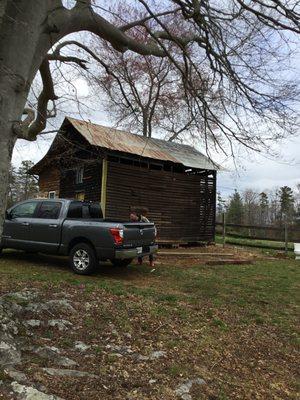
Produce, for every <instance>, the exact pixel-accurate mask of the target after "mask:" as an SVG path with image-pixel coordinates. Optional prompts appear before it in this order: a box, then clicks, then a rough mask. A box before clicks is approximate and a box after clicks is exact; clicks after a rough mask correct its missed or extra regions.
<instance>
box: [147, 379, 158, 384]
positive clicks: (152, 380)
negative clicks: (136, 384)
mask: <svg viewBox="0 0 300 400" xmlns="http://www.w3.org/2000/svg"><path fill="white" fill-rule="evenodd" d="M156 382H157V380H156V379H149V381H148V383H149V384H150V385H153V383H156Z"/></svg>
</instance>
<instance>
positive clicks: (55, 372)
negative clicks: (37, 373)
mask: <svg viewBox="0 0 300 400" xmlns="http://www.w3.org/2000/svg"><path fill="white" fill-rule="evenodd" d="M43 371H45V372H47V374H49V375H52V376H70V377H75V378H84V377H88V378H98V376H97V375H94V374H90V373H88V372H84V371H77V370H75V369H58V368H43Z"/></svg>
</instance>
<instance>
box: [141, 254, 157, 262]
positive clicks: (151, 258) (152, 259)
mask: <svg viewBox="0 0 300 400" xmlns="http://www.w3.org/2000/svg"><path fill="white" fill-rule="evenodd" d="M149 261H150V262H152V261H154V256H153V254H149ZM138 262H139V263H142V262H143V257H138Z"/></svg>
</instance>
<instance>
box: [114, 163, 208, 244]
mask: <svg viewBox="0 0 300 400" xmlns="http://www.w3.org/2000/svg"><path fill="white" fill-rule="evenodd" d="M215 181H216V180H215V173H211V174H210V176H209V173H208V172H207V171H206V172H204V173H203V174H201V175H200V174H190V175H189V174H183V173H173V172H168V171H163V170H151V169H147V168H139V167H136V166H131V165H125V164H121V163H116V162H109V165H108V177H107V203H106V216H107V217H108V218H121V219H128V215H129V210H130V207H131V206H145V207H148V208H149V219H150V220H151V221H154V222H155V223H156V225H157V227H158V231H159V239H160V240H162V241H168V240H170V241H183V242H193V241H201V240H203V241H210V240H213V239H214V222H215V199H216V187H215Z"/></svg>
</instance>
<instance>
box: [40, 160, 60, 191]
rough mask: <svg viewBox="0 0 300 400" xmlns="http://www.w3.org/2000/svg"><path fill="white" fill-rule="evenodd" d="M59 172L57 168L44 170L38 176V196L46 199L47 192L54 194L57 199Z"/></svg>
mask: <svg viewBox="0 0 300 400" xmlns="http://www.w3.org/2000/svg"><path fill="white" fill-rule="evenodd" d="M59 187H60V171H59V169H58V168H53V167H52V168H45V169H44V170H43V171H42V172H41V173H40V175H39V196H40V197H48V195H49V192H55V195H56V197H59Z"/></svg>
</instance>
